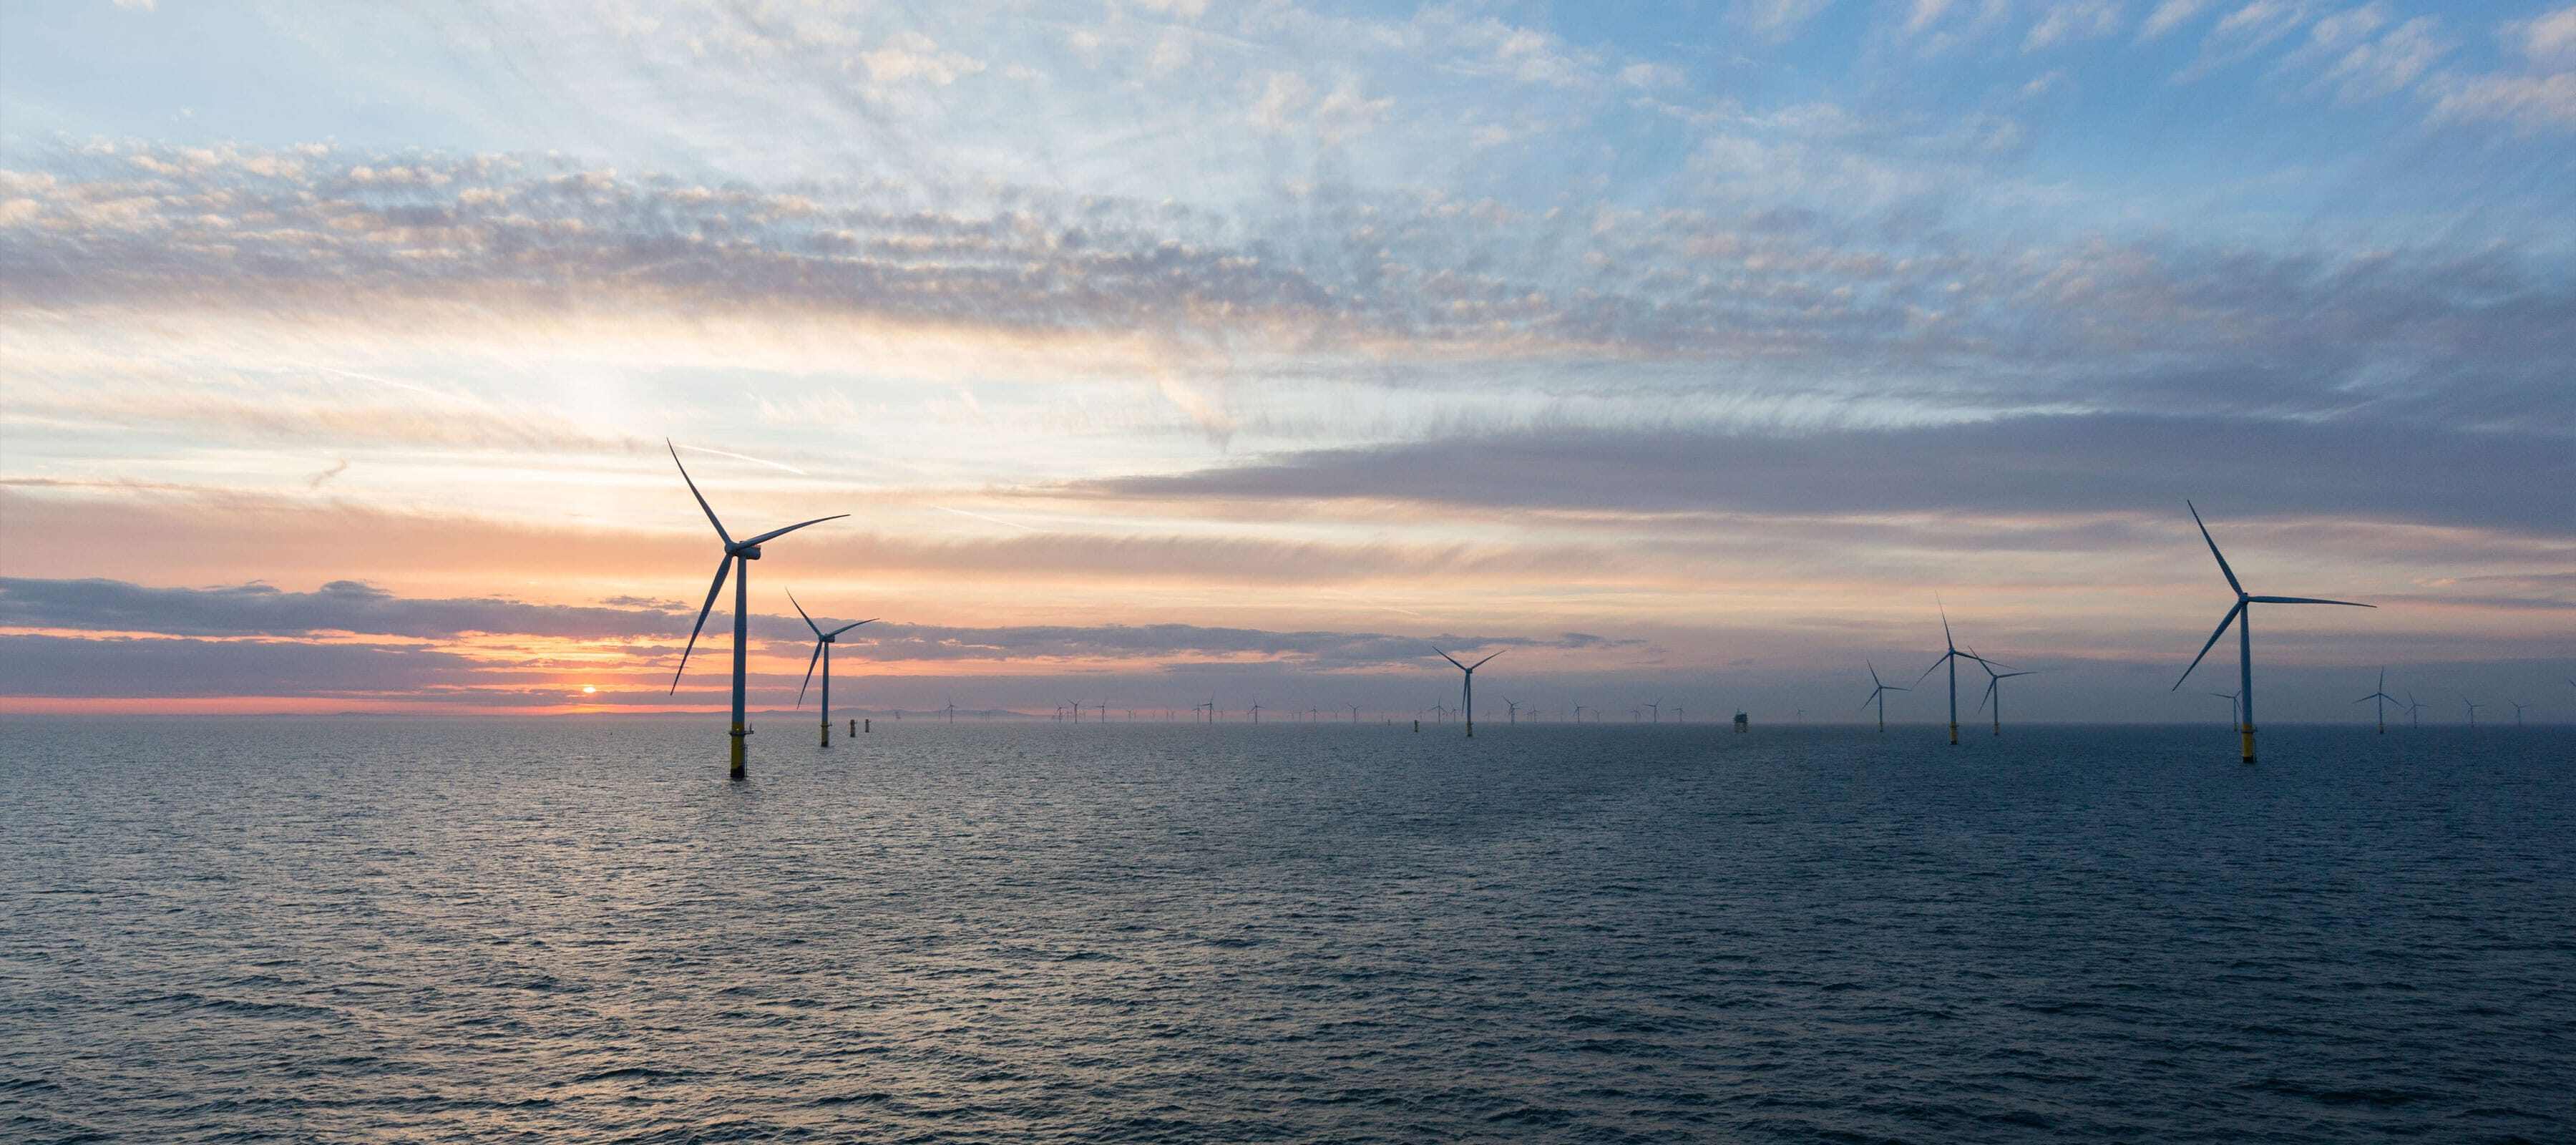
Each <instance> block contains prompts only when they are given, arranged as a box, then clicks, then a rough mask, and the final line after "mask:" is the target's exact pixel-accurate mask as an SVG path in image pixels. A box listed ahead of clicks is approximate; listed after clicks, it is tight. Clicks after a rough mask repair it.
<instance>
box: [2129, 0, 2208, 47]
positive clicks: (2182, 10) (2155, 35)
mask: <svg viewBox="0 0 2576 1145" xmlns="http://www.w3.org/2000/svg"><path fill="white" fill-rule="evenodd" d="M2208 7H2209V0H2163V2H2162V3H2160V4H2157V5H2156V6H2155V9H2154V10H2153V11H2150V12H2148V13H2147V18H2146V19H2145V20H2143V21H2141V22H2140V23H2139V24H2138V39H2140V40H2154V39H2161V38H2163V36H2164V35H2165V33H2167V32H2171V31H2173V30H2174V29H2176V28H2179V27H2181V26H2182V25H2183V24H2184V23H2185V22H2186V21H2188V20H2190V19H2191V18H2192V17H2194V16H2197V15H2199V14H2200V13H2201V11H2202V10H2203V9H2206V8H2208Z"/></svg>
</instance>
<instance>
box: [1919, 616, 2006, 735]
mask: <svg viewBox="0 0 2576 1145" xmlns="http://www.w3.org/2000/svg"><path fill="white" fill-rule="evenodd" d="M1941 645H1942V647H1943V648H1944V649H1946V651H1944V652H1942V653H1941V658H1940V659H1938V660H1935V661H1933V662H1932V666H1931V667H1929V668H1925V669H1924V670H1923V674H1922V675H1920V676H1916V677H1915V678H1914V682H1915V683H1917V684H1920V683H1922V682H1923V681H1925V680H1927V679H1930V678H1931V676H1932V673H1933V672H1935V671H1938V670H1939V669H1940V667H1941V666H1942V665H1944V664H1947V665H1949V666H1950V746H1952V747H1957V746H1959V661H1961V660H1976V662H1977V663H1980V664H1985V663H1986V662H1985V661H1984V660H1978V659H1977V654H1976V653H1974V652H1961V651H1959V638H1958V637H1956V636H1953V635H1951V634H1950V609H1949V607H1948V606H1946V605H1944V606H1941ZM1997 667H2003V668H2010V667H2012V665H2010V664H2002V665H1994V664H1988V665H1987V670H1988V671H1992V670H1993V669H1995V668H1997Z"/></svg>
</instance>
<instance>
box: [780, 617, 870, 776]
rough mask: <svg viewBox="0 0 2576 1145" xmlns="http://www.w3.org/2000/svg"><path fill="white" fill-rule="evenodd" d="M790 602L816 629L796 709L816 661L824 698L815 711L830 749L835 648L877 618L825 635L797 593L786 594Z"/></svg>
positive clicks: (802, 699) (797, 689)
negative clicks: (843, 637) (849, 633)
mask: <svg viewBox="0 0 2576 1145" xmlns="http://www.w3.org/2000/svg"><path fill="white" fill-rule="evenodd" d="M787 603H789V604H792V605H795V606H796V615H798V616H802V617H805V627H807V628H811V629H813V630H814V654H813V655H811V656H808V657H806V658H805V683H803V684H798V685H797V686H796V706H797V707H800V708H801V707H804V706H805V688H806V686H807V685H810V684H812V683H813V682H814V663H815V661H818V660H819V661H821V662H822V664H823V697H822V704H821V706H820V707H819V708H817V709H816V711H817V712H818V713H820V714H821V716H822V717H823V746H824V747H830V746H832V645H833V644H834V643H835V642H837V641H838V640H839V639H840V636H841V634H842V633H844V632H847V631H849V630H851V629H853V628H856V627H858V626H859V625H861V624H874V623H876V620H877V618H876V617H873V616H871V617H869V618H867V619H866V620H861V621H858V622H856V623H852V624H844V625H842V626H840V627H839V628H835V629H833V630H831V631H830V632H825V631H823V628H822V626H821V625H818V624H816V623H814V618H813V617H812V616H811V615H809V614H807V613H806V611H805V604H804V602H803V601H800V600H798V599H796V593H795V592H794V591H792V590H791V591H789V592H788V594H787Z"/></svg>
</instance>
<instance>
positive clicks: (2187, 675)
mask: <svg viewBox="0 0 2576 1145" xmlns="http://www.w3.org/2000/svg"><path fill="white" fill-rule="evenodd" d="M2243 611H2245V602H2244V601H2241V600H2240V601H2237V602H2236V606H2235V607H2234V608H2230V609H2228V610H2227V615H2226V616H2223V617H2220V618H2219V621H2218V631H2216V632H2212V633H2210V634H2209V643H2207V644H2203V645H2201V646H2200V656H2194V657H2192V658H2191V668H2185V669H2183V670H2182V679H2179V680H2175V681H2174V686H2173V687H2171V688H2167V689H2165V690H2166V691H2168V692H2174V691H2180V690H2182V682H2183V680H2188V679H2191V669H2192V668H2197V667H2200V661H2201V657H2202V656H2207V655H2209V650H2210V649H2211V648H2214V647H2217V646H2218V638H2219V637H2221V636H2225V635H2227V626H2228V625H2230V624H2234V623H2236V616H2237V614H2238V613H2241V612H2243Z"/></svg>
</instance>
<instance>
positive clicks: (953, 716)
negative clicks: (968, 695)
mask: <svg viewBox="0 0 2576 1145" xmlns="http://www.w3.org/2000/svg"><path fill="white" fill-rule="evenodd" d="M948 722H949V723H952V724H953V723H956V722H957V700H956V698H955V697H953V696H952V697H950V698H949V700H948Z"/></svg>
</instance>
